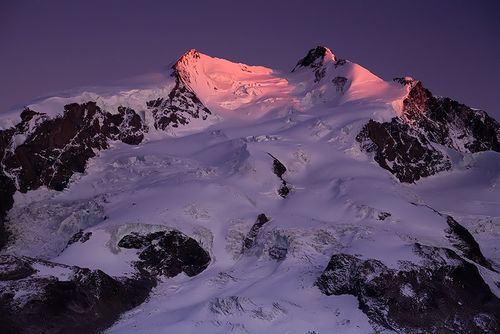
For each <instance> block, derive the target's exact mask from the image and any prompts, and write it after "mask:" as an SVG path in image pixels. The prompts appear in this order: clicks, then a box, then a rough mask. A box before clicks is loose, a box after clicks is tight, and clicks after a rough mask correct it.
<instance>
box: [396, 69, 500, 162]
mask: <svg viewBox="0 0 500 334" xmlns="http://www.w3.org/2000/svg"><path fill="white" fill-rule="evenodd" d="M400 82H401V81H400ZM404 82H405V84H406V85H410V86H411V89H410V90H409V93H408V96H407V97H406V99H405V100H404V101H403V118H404V119H406V120H407V121H408V122H409V123H410V124H411V125H412V126H413V127H415V128H417V129H419V130H420V131H421V132H422V133H423V134H425V136H426V137H427V138H428V139H429V141H431V142H434V143H438V144H441V145H444V146H447V147H449V148H452V149H455V150H457V151H460V152H466V153H474V152H481V151H490V150H491V151H497V152H500V124H498V122H497V121H496V120H495V119H493V118H492V117H490V116H488V114H486V113H485V112H484V111H480V110H474V109H472V108H469V107H468V106H466V105H464V104H461V103H459V102H457V101H454V100H452V99H449V98H438V97H434V96H433V95H432V93H431V92H430V91H429V90H428V89H426V88H424V86H423V85H422V83H421V82H420V81H411V80H409V79H408V78H406V80H404Z"/></svg>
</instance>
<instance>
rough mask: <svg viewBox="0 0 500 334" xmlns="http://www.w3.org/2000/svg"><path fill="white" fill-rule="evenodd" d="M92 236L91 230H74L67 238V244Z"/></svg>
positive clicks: (85, 240)
mask: <svg viewBox="0 0 500 334" xmlns="http://www.w3.org/2000/svg"><path fill="white" fill-rule="evenodd" d="M91 236H92V232H83V230H80V231H78V232H76V233H75V234H74V235H73V236H72V237H71V238H70V239H69V240H68V246H69V245H72V244H74V243H75V242H78V241H80V242H81V243H84V242H87V241H88V240H89V239H90V237H91Z"/></svg>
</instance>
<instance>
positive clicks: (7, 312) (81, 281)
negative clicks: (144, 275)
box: [0, 255, 154, 334]
mask: <svg viewBox="0 0 500 334" xmlns="http://www.w3.org/2000/svg"><path fill="white" fill-rule="evenodd" d="M153 286H154V282H153V281H151V280H145V279H137V280H132V279H117V278H113V277H111V276H108V275H106V274H105V273H104V272H102V271H100V270H95V271H91V270H89V269H83V268H78V267H68V266H64V265H60V264H54V263H51V262H47V261H40V260H35V259H32V258H27V257H15V256H9V255H2V256H0V324H2V333H5V334H10V333H54V334H55V333H82V334H83V333H99V332H101V331H102V330H103V329H105V328H107V327H109V326H110V325H111V324H113V323H114V322H115V321H116V320H118V317H119V315H120V314H121V313H123V312H125V311H127V310H129V309H131V308H133V307H135V306H137V305H139V304H141V303H142V302H143V301H144V300H145V299H146V297H147V296H148V294H149V291H150V290H151V288H152V287H153Z"/></svg>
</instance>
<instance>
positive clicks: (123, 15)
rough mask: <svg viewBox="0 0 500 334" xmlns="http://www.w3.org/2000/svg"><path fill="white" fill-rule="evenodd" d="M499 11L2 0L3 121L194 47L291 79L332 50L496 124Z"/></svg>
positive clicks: (423, 5)
mask: <svg viewBox="0 0 500 334" xmlns="http://www.w3.org/2000/svg"><path fill="white" fill-rule="evenodd" d="M499 13H500V1H498V0H495V1H486V0H481V1H459V0H450V1H435V0H432V1H430V0H421V1H401V0H395V1H389V0H378V1H315V0H309V1H271V0H267V1H260V0H252V1H234V0H233V1H194V0H186V1H178V2H174V1H153V0H145V1H128V0H108V1H106V0H98V1H97V0H85V1H76V0H75V1H68V0H44V1H42V0H40V1H25V0H1V1H0V80H1V81H0V112H2V111H4V110H7V109H9V108H11V107H13V106H14V105H23V104H25V103H27V102H29V101H31V100H33V99H34V98H37V97H40V96H44V95H48V94H53V93H57V91H61V90H66V89H69V88H73V87H78V86H94V85H106V84H110V83H112V82H114V81H117V80H118V79H121V78H126V77H131V76H135V75H139V74H143V73H148V72H157V71H160V70H162V69H165V67H166V65H168V64H169V63H170V62H172V61H173V60H175V59H176V58H177V57H179V56H180V55H181V54H182V53H183V52H185V51H186V50H187V49H190V48H196V49H198V50H200V51H201V52H203V53H206V54H209V55H211V56H216V57H222V58H227V59H229V60H233V61H239V62H244V63H247V64H252V65H263V66H268V67H272V68H275V69H282V70H288V69H291V68H292V67H293V66H294V65H295V63H296V62H297V60H298V59H299V58H300V57H302V56H303V55H304V54H305V53H306V52H307V51H308V49H310V48H311V47H314V46H316V45H325V46H328V47H330V48H331V49H332V51H333V52H334V53H336V54H337V55H339V56H340V57H343V58H347V59H350V60H352V61H354V62H357V63H359V64H361V65H363V66H364V67H366V68H368V69H370V70H371V71H372V72H374V73H375V74H377V75H379V76H381V77H382V78H384V79H386V80H387V79H392V78H393V77H395V76H401V75H411V76H413V77H415V78H417V79H420V80H422V81H423V82H424V84H425V85H426V86H427V87H428V88H430V89H431V90H432V91H433V93H435V94H437V95H443V96H449V97H452V98H454V99H456V100H459V101H461V102H464V103H466V104H469V105H471V106H473V107H478V108H483V109H485V110H486V111H488V112H489V113H490V114H491V115H494V116H495V117H496V118H497V119H500V103H499V102H498V95H499V92H500V91H499V88H498V80H499V78H500V65H499V63H500V42H499V41H500V17H499V15H500V14H499Z"/></svg>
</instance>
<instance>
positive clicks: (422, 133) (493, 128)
mask: <svg viewBox="0 0 500 334" xmlns="http://www.w3.org/2000/svg"><path fill="white" fill-rule="evenodd" d="M394 81H396V82H398V83H400V84H401V85H404V86H407V87H408V94H407V96H406V98H405V99H404V100H403V109H402V115H401V117H400V118H394V119H392V121H391V122H386V123H378V122H375V121H373V120H372V121H370V122H369V123H368V124H366V125H365V127H364V128H363V129H362V131H361V132H360V134H359V135H358V136H357V138H356V139H357V140H358V142H360V143H361V147H362V148H363V149H364V150H365V151H367V152H375V161H377V163H378V164H379V165H380V166H381V167H382V168H385V169H387V170H389V171H390V172H391V173H392V174H394V175H395V176H396V177H397V178H398V179H399V180H400V181H401V182H415V181H417V180H418V179H420V178H422V177H426V176H429V175H433V174H436V173H438V172H440V171H443V170H448V169H450V168H451V163H450V159H449V158H448V157H447V156H446V155H445V154H443V153H441V152H439V151H438V150H436V149H435V147H434V146H433V143H436V144H440V145H444V146H446V147H448V148H451V149H454V150H457V151H459V152H462V153H475V152H480V151H487V150H493V151H497V152H500V125H499V124H498V122H497V121H496V120H495V119H493V118H491V117H489V116H488V115H487V114H486V113H485V112H483V111H480V110H474V109H472V108H469V107H467V106H466V105H463V104H460V103H458V102H457V101H454V100H451V99H449V98H437V97H434V96H433V95H432V93H431V92H430V91H429V90H428V89H426V88H424V87H423V86H422V83H421V82H420V81H416V80H414V79H412V78H410V77H404V78H396V79H394Z"/></svg>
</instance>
